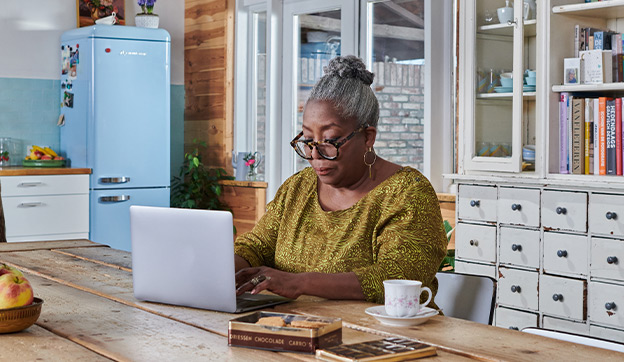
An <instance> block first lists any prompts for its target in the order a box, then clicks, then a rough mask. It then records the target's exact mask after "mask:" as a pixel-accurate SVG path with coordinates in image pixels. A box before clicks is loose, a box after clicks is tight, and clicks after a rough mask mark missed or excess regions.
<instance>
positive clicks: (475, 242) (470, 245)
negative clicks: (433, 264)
mask: <svg viewBox="0 0 624 362" xmlns="http://www.w3.org/2000/svg"><path fill="white" fill-rule="evenodd" d="M455 252H456V256H457V257H458V258H460V259H468V260H476V261H484V262H489V263H495V262H496V227H495V226H488V225H472V224H466V223H461V222H460V223H458V224H457V227H456V230H455Z"/></svg>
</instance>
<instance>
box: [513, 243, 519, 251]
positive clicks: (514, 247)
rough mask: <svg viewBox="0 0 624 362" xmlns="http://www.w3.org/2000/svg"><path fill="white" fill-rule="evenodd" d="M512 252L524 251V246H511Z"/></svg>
mask: <svg viewBox="0 0 624 362" xmlns="http://www.w3.org/2000/svg"><path fill="white" fill-rule="evenodd" d="M511 250H513V251H522V245H520V244H512V245H511Z"/></svg>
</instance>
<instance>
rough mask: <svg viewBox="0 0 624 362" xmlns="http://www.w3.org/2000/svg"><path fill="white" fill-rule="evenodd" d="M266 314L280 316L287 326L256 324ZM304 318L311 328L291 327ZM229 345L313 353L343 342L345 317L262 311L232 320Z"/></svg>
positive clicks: (229, 329)
mask: <svg viewBox="0 0 624 362" xmlns="http://www.w3.org/2000/svg"><path fill="white" fill-rule="evenodd" d="M265 317H280V318H281V319H282V320H283V321H284V323H285V324H286V325H285V326H282V327H277V326H269V325H264V324H256V322H258V320H259V319H260V318H265ZM302 321H304V323H303V324H308V325H309V326H310V327H309V328H301V327H293V326H292V324H293V322H295V325H298V324H302V323H301V322H302ZM228 344H229V345H230V346H238V347H250V348H260V349H267V350H271V351H291V352H307V353H314V351H316V349H319V348H327V347H331V346H336V345H339V344H342V320H341V319H340V318H326V317H318V316H305V315H298V314H285V313H275V312H264V311H260V312H256V313H252V314H249V315H246V316H243V317H240V318H236V319H232V320H230V323H229V328H228Z"/></svg>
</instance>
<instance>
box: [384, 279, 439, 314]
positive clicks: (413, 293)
mask: <svg viewBox="0 0 624 362" xmlns="http://www.w3.org/2000/svg"><path fill="white" fill-rule="evenodd" d="M383 283H384V293H385V302H386V303H385V307H386V313H387V314H388V315H389V316H392V317H413V316H415V315H416V314H418V312H420V309H421V308H422V307H425V306H427V304H429V302H430V301H431V297H432V294H431V289H429V288H427V287H423V286H422V282H419V281H417V280H403V279H392V280H384V282H383ZM423 290H426V291H427V292H428V294H429V298H427V301H426V302H424V303H423V304H420V293H421V292H422V291H423Z"/></svg>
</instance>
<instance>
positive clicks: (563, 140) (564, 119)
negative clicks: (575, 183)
mask: <svg viewBox="0 0 624 362" xmlns="http://www.w3.org/2000/svg"><path fill="white" fill-rule="evenodd" d="M567 105H568V94H567V93H565V92H563V93H561V94H560V95H559V173H561V174H566V173H568V108H567Z"/></svg>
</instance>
